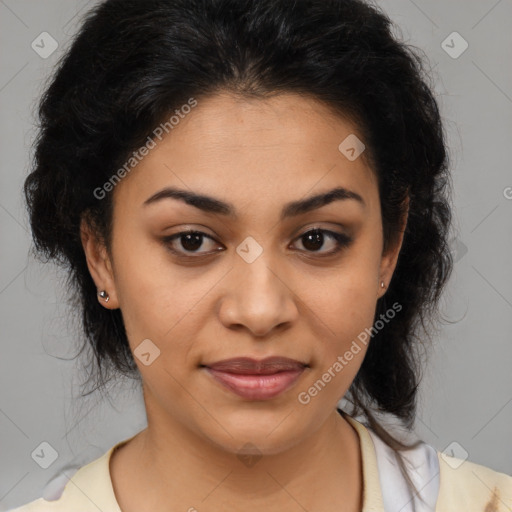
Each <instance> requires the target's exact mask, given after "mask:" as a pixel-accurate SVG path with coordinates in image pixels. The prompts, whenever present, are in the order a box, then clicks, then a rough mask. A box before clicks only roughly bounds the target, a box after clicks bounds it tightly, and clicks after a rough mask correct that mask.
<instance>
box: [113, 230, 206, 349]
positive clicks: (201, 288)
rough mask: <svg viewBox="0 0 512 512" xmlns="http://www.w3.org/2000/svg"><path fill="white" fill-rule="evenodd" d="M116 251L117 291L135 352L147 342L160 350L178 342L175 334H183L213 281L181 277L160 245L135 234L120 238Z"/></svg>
mask: <svg viewBox="0 0 512 512" xmlns="http://www.w3.org/2000/svg"><path fill="white" fill-rule="evenodd" d="M119 232H120V233H121V230H120V231H119ZM113 250H114V253H115V254H114V260H115V261H116V268H115V270H116V272H115V278H116V290H117V294H118V298H119V304H120V308H121V311H122V313H123V320H124V323H125V326H126V331H127V335H128V339H129V341H130V345H131V346H132V349H134V348H135V347H137V345H138V344H139V343H140V342H141V341H142V340H144V339H151V340H154V342H155V343H156V344H157V345H158V346H163V344H164V343H165V342H166V340H169V339H176V341H177V338H174V335H175V333H176V332H182V331H183V326H184V325H186V324H187V322H185V321H184V319H185V318H188V317H190V316H193V315H194V311H193V309H194V305H195V304H196V303H197V302H199V301H200V299H201V297H202V296H203V295H205V293H206V292H207V290H208V289H209V288H211V286H212V284H211V283H210V282H209V281H210V279H204V280H201V279H199V278H198V279H191V273H190V272H185V273H183V272H182V273H180V272H179V271H177V270H176V269H175V268H173V264H172V263H171V258H170V255H169V254H167V252H166V251H165V249H164V248H163V247H162V246H161V245H160V244H159V243H158V242H157V241H154V240H147V239H144V237H141V236H140V235H137V234H136V233H131V234H129V233H127V234H126V235H125V236H118V237H117V239H115V240H114V244H113ZM204 281H207V282H204ZM181 337H185V338H186V337H187V336H186V334H185V335H182V336H181ZM181 337H179V338H181Z"/></svg>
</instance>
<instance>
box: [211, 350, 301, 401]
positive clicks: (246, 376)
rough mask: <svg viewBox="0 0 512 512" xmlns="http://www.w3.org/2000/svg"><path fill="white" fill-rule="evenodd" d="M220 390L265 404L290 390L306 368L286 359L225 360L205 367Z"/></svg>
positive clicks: (244, 358)
mask: <svg viewBox="0 0 512 512" xmlns="http://www.w3.org/2000/svg"><path fill="white" fill-rule="evenodd" d="M204 367H205V369H206V371H207V372H208V373H209V374H210V375H211V376H212V377H213V378H214V379H215V380H216V381H217V382H219V383H220V384H221V385H222V386H223V387H225V388H227V389H229V390H230V391H232V392H233V393H235V394H237V395H238V396H241V397H242V398H246V399H249V400H268V399H271V398H274V397H276V396H277V395H280V394H281V393H283V392H284V391H286V390H288V389H290V388H291V387H292V386H293V384H295V382H296V381H297V380H298V378H299V377H300V376H301V374H302V373H303V371H304V370H305V369H306V368H307V367H308V365H307V364H306V363H302V362H300V361H296V360H294V359H290V358H287V357H277V356H274V357H268V358H266V359H263V360H256V359H252V358H249V357H239V358H234V359H226V360H223V361H218V362H216V363H212V364H208V365H204Z"/></svg>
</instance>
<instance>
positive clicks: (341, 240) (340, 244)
mask: <svg viewBox="0 0 512 512" xmlns="http://www.w3.org/2000/svg"><path fill="white" fill-rule="evenodd" d="M310 233H323V234H324V235H325V234H326V235H328V236H329V237H331V238H333V239H334V240H335V241H336V243H337V248H336V249H334V250H332V251H329V252H328V253H323V254H322V255H320V256H318V257H319V258H325V257H328V256H334V255H335V254H338V253H339V252H341V251H342V250H343V249H345V248H347V247H349V246H350V244H351V243H352V241H353V239H352V238H351V237H349V236H347V235H344V234H342V233H337V232H335V231H330V230H328V229H321V228H312V229H308V230H307V231H305V232H304V233H302V234H301V235H299V236H298V237H296V238H295V240H300V239H301V238H303V237H304V236H306V235H308V234H310ZM185 235H202V236H203V237H206V238H209V239H210V240H213V241H214V242H215V241H216V240H215V239H214V238H213V237H211V236H210V235H208V234H206V233H203V232H202V231H197V230H194V229H189V230H186V231H180V232H179V233H175V234H174V235H170V236H166V237H163V238H162V241H163V243H164V245H165V247H166V248H167V249H168V250H169V251H170V252H171V253H173V254H175V255H177V256H179V257H181V258H183V259H188V260H197V259H199V258H201V257H203V256H204V257H207V256H211V255H212V254H215V253H216V252H220V251H218V250H217V251H212V252H210V253H203V254H201V253H193V252H190V254H200V256H188V255H184V254H183V252H181V251H177V250H176V249H173V248H172V247H171V245H172V242H173V241H174V240H176V239H179V238H181V237H182V236H185ZM295 240H294V241H295ZM305 252H307V253H310V254H313V255H315V254H317V251H307V250H306V251H305Z"/></svg>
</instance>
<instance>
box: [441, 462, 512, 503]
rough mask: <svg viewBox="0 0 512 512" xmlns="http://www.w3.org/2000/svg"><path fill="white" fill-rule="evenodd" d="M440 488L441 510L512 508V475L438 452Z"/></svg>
mask: <svg viewBox="0 0 512 512" xmlns="http://www.w3.org/2000/svg"><path fill="white" fill-rule="evenodd" d="M437 455H438V461H439V474H440V487H439V497H438V507H439V508H438V510H439V511H441V512H443V511H445V510H446V511H448V510H454V508H453V507H463V508H464V510H467V511H472V510H475V511H478V512H480V511H481V512H502V511H503V512H509V511H510V510H512V476H510V475H507V474H505V473H500V472H498V471H494V470H493V469H491V468H488V467H486V466H482V465H480V464H476V463H474V462H470V461H468V460H463V459H459V458H457V457H450V456H448V455H446V454H444V453H441V452H438V453H437Z"/></svg>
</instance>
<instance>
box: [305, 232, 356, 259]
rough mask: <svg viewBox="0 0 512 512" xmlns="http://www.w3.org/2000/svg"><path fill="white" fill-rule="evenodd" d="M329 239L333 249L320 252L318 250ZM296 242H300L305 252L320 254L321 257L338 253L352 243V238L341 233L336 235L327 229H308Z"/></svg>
mask: <svg viewBox="0 0 512 512" xmlns="http://www.w3.org/2000/svg"><path fill="white" fill-rule="evenodd" d="M328 239H331V240H334V243H333V244H331V245H334V248H333V249H331V250H328V251H323V252H320V249H321V248H322V247H323V246H324V244H325V241H326V240H328ZM297 240H300V241H301V242H302V245H303V247H304V248H305V250H306V252H320V254H322V255H327V256H328V255H332V254H336V253H338V252H340V251H341V250H342V249H343V248H344V247H348V246H349V245H350V243H351V242H352V238H350V237H349V236H347V235H344V234H342V233H336V232H334V231H329V230H327V229H318V228H315V229H310V230H309V231H306V232H305V233H303V234H302V235H300V236H299V237H298V238H297Z"/></svg>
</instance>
